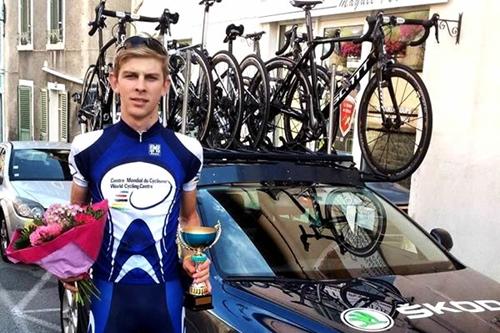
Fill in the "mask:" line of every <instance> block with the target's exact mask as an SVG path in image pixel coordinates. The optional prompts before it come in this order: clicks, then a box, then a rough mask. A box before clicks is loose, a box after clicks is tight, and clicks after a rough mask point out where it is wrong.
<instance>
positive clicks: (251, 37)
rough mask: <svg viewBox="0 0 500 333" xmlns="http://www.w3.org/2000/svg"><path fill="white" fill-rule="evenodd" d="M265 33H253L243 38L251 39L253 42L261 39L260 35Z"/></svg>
mask: <svg viewBox="0 0 500 333" xmlns="http://www.w3.org/2000/svg"><path fill="white" fill-rule="evenodd" d="M265 33H266V32H265V31H260V32H254V33H251V34H246V35H244V36H243V38H246V39H253V40H260V38H261V37H262V35H263V34H265Z"/></svg>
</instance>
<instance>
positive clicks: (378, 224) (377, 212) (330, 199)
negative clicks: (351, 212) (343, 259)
mask: <svg viewBox="0 0 500 333" xmlns="http://www.w3.org/2000/svg"><path fill="white" fill-rule="evenodd" d="M350 195H354V196H355V198H353V197H350V198H349V197H348V196H350ZM341 196H342V197H341ZM360 204H361V205H360ZM352 206H354V207H355V209H356V214H355V221H349V220H348V217H346V215H347V214H348V213H347V209H349V208H348V207H352ZM358 206H362V207H365V208H367V209H368V212H370V214H371V213H374V217H373V220H372V221H369V220H367V221H369V223H366V221H364V223H365V225H363V223H360V222H361V221H359V222H358ZM365 213H367V212H365ZM368 216H370V215H368ZM325 219H326V221H331V226H330V228H329V229H330V231H331V232H332V234H333V236H334V238H335V240H336V242H337V243H338V244H339V246H340V247H341V248H344V249H345V250H347V251H348V252H349V253H352V254H354V255H356V256H359V257H368V256H370V255H372V254H373V252H375V251H376V250H377V248H378V247H379V245H380V242H381V241H382V239H383V237H384V235H385V229H386V227H387V216H386V213H385V209H384V207H383V206H382V204H381V203H380V201H379V200H378V199H377V198H376V197H375V196H374V195H373V194H371V193H369V192H367V191H363V190H362V189H358V188H352V189H349V190H347V191H346V190H343V189H339V190H334V191H332V192H330V193H328V195H327V196H326V200H325ZM349 222H351V223H349ZM360 245H361V246H360Z"/></svg>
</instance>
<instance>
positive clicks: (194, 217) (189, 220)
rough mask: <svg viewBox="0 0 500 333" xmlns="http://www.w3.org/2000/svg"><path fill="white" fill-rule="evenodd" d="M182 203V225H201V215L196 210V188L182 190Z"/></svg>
mask: <svg viewBox="0 0 500 333" xmlns="http://www.w3.org/2000/svg"><path fill="white" fill-rule="evenodd" d="M181 203H182V206H181V214H180V215H181V216H180V217H181V223H182V224H181V226H182V227H186V226H199V225H201V221H200V217H199V216H198V212H197V211H196V190H194V191H189V192H182V200H181Z"/></svg>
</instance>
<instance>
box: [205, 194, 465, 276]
mask: <svg viewBox="0 0 500 333" xmlns="http://www.w3.org/2000/svg"><path fill="white" fill-rule="evenodd" d="M199 196H200V197H199V201H200V214H201V216H202V219H203V220H204V221H205V223H207V224H208V225H212V224H214V223H215V222H216V221H220V223H221V225H222V235H221V238H220V240H219V242H218V243H217V244H216V245H215V246H214V248H213V249H212V251H211V253H212V255H213V256H214V258H215V261H216V264H217V265H218V266H219V267H220V270H221V272H222V273H223V274H228V275H231V276H234V275H241V276H248V275H255V276H262V275H266V276H267V275H269V274H271V272H272V274H274V275H279V276H285V277H290V278H311V279H334V278H352V277H370V276H381V275H393V274H401V275H408V274H420V273H428V272H436V271H446V270H453V269H455V265H454V264H453V263H452V262H451V261H450V259H448V257H447V256H446V255H445V254H444V252H443V251H442V250H440V249H439V247H438V246H437V245H435V243H433V242H432V241H431V240H430V239H429V238H428V236H427V235H426V234H424V233H423V232H422V231H421V230H420V229H419V228H418V227H417V226H416V225H414V224H413V222H411V221H410V220H409V219H408V218H407V217H406V216H405V215H404V214H402V213H401V212H400V211H399V210H397V209H396V208H394V207H393V206H392V205H390V204H388V203H387V202H386V201H385V200H384V199H382V198H381V197H379V196H377V195H376V194H375V193H374V192H372V191H370V190H369V189H366V188H357V187H342V186H328V185H318V184H316V185H308V186H302V185H301V186H291V185H287V186H271V185H266V186H261V185H241V186H230V187H229V186H228V187H224V186H222V187H221V186H218V187H212V188H202V189H200V191H199ZM256 263H258V264H256Z"/></svg>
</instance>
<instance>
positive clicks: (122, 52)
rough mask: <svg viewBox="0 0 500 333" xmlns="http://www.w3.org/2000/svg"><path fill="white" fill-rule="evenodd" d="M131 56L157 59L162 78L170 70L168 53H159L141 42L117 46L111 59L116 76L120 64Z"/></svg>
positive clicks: (165, 76) (166, 77) (164, 77)
mask: <svg viewBox="0 0 500 333" xmlns="http://www.w3.org/2000/svg"><path fill="white" fill-rule="evenodd" d="M145 38H146V37H145ZM150 38H152V37H150ZM131 58H153V59H156V60H159V61H160V62H161V67H162V72H163V79H164V80H167V79H168V76H169V74H170V71H169V69H168V55H167V54H160V53H158V52H156V51H155V50H153V49H151V48H149V47H148V46H147V45H146V44H143V45H142V44H141V45H138V46H136V47H129V48H124V47H120V48H118V50H117V51H116V54H115V58H114V61H113V73H114V74H115V76H116V77H118V74H119V73H120V68H121V66H122V65H123V64H124V63H125V62H126V61H127V60H129V59H131Z"/></svg>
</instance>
